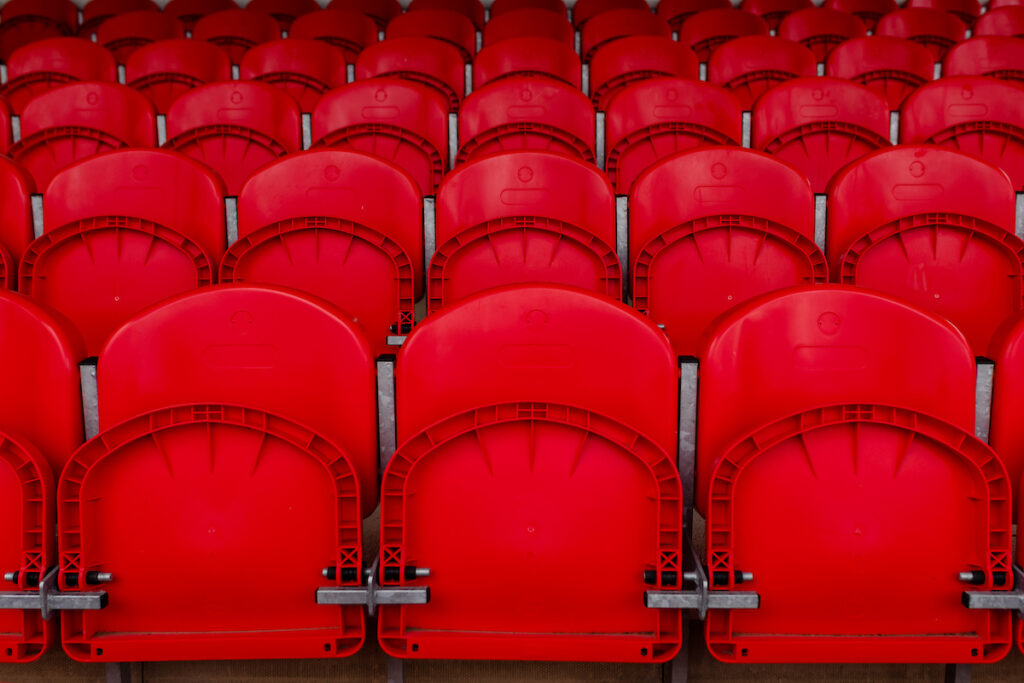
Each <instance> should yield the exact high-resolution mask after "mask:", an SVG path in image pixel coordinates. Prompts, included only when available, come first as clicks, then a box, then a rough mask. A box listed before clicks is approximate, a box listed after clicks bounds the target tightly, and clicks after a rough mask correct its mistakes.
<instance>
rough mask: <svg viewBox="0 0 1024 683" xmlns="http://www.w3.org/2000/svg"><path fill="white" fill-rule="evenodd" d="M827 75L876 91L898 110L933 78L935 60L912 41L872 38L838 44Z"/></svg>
mask: <svg viewBox="0 0 1024 683" xmlns="http://www.w3.org/2000/svg"><path fill="white" fill-rule="evenodd" d="M825 73H827V74H828V75H829V76H832V77H834V78H843V79H846V80H850V81H854V82H856V83H860V84H861V85H863V86H866V87H867V88H868V89H870V90H874V91H875V92H876V93H878V94H879V95H881V96H882V97H884V98H885V100H886V102H888V103H889V108H890V109H891V110H893V111H895V110H897V109H899V108H900V105H901V104H902V103H903V100H905V99H906V97H907V95H909V94H910V93H912V92H914V91H915V90H916V89H917V88H919V87H921V86H922V85H924V84H925V83H928V82H930V81H931V80H932V79H933V76H934V73H935V58H934V57H933V56H932V54H931V53H930V52H929V51H928V49H927V48H925V47H924V46H922V45H918V44H917V43H914V42H911V41H909V40H905V39H903V38H891V37H889V36H870V37H867V38H857V39H855V40H848V41H846V42H845V43H842V44H841V45H838V46H837V47H836V48H835V49H834V50H832V53H831V54H830V55H829V57H828V62H827V63H826V65H825Z"/></svg>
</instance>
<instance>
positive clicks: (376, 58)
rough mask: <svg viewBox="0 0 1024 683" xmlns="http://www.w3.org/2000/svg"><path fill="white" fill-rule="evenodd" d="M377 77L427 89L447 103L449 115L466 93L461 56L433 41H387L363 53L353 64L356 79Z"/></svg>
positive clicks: (464, 71)
mask: <svg viewBox="0 0 1024 683" xmlns="http://www.w3.org/2000/svg"><path fill="white" fill-rule="evenodd" d="M480 54H481V55H482V54H483V51H481V53H480ZM479 60H480V57H477V61H479ZM377 76H393V77H395V78H404V79H406V80H409V81H414V82H416V83H422V84H423V85H426V86H429V87H431V88H433V89H434V90H437V91H438V92H439V93H441V95H443V96H444V97H445V99H447V100H448V110H449V111H452V112H457V111H458V110H459V105H460V104H461V102H462V98H463V97H464V96H465V94H466V68H465V64H464V63H463V61H462V55H461V54H460V53H459V51H458V50H457V49H455V48H454V47H453V46H451V45H448V44H447V43H443V42H441V41H440V40H434V39H433V38H423V37H409V38H390V39H388V40H385V41H382V42H380V43H377V44H376V45H372V46H370V47H368V48H366V49H365V50H363V51H362V52H361V53H360V54H359V59H358V61H356V80H360V81H361V80H364V79H367V78H375V77H377ZM478 85H482V84H480V83H478Z"/></svg>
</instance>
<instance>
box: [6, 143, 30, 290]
mask: <svg viewBox="0 0 1024 683" xmlns="http://www.w3.org/2000/svg"><path fill="white" fill-rule="evenodd" d="M35 191H36V188H35V183H34V182H33V181H32V176H30V175H29V174H28V172H27V171H25V169H23V168H21V167H20V166H18V165H17V164H16V163H14V162H13V161H11V160H10V159H8V158H6V157H0V290H4V289H15V288H16V286H17V283H18V263H19V262H20V261H21V256H22V254H24V253H25V247H27V246H28V245H29V242H31V241H32V239H33V237H34V235H33V232H32V203H31V196H32V194H33V193H34V192H35Z"/></svg>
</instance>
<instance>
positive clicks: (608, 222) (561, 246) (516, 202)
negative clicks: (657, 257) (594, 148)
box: [427, 152, 622, 313]
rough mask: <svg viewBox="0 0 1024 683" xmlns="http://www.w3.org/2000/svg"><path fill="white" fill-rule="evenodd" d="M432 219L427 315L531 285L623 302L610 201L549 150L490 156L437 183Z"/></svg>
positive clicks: (604, 187) (602, 181)
mask: <svg viewBox="0 0 1024 683" xmlns="http://www.w3.org/2000/svg"><path fill="white" fill-rule="evenodd" d="M436 215H437V226H436V235H437V251H436V252H435V253H434V257H433V258H432V259H431V261H430V272H429V273H428V274H427V275H428V278H427V311H428V313H434V312H436V311H438V310H440V309H441V308H443V307H445V306H450V305H451V304H452V303H454V302H457V301H460V300H463V299H466V298H469V297H471V296H473V295H475V294H477V293H478V292H481V291H483V290H485V289H490V288H492V287H498V286H502V285H511V284H523V283H531V282H534V283H551V284H563V285H571V286H574V287H580V288H583V289H589V290H591V291H595V292H599V293H601V294H605V295H607V296H610V297H612V298H614V299H621V298H622V269H621V268H620V266H619V260H618V258H617V256H616V255H615V197H614V195H612V188H611V185H609V183H608V179H607V178H605V176H604V174H602V173H601V171H599V170H598V169H597V168H596V167H594V166H593V165H591V164H585V163H583V162H580V161H577V160H575V159H572V158H569V157H566V156H563V155H560V154H550V153H547V152H508V153H505V154H493V155H491V156H488V157H485V158H483V159H478V160H476V161H473V162H470V163H468V164H465V165H463V166H459V167H458V168H456V169H455V170H454V171H452V173H450V174H449V175H448V176H447V177H446V178H445V181H444V183H443V184H442V185H441V190H440V191H439V192H438V194H437V209H436Z"/></svg>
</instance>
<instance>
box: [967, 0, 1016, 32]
mask: <svg viewBox="0 0 1024 683" xmlns="http://www.w3.org/2000/svg"><path fill="white" fill-rule="evenodd" d="M973 35H975V36H1014V37H1016V38H1022V37H1024V6H1021V5H1015V6H1012V7H1003V8H1001V9H990V10H989V11H988V12H986V13H985V14H984V15H982V17H981V18H980V19H978V22H977V23H976V24H975V25H974V33H973Z"/></svg>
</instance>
